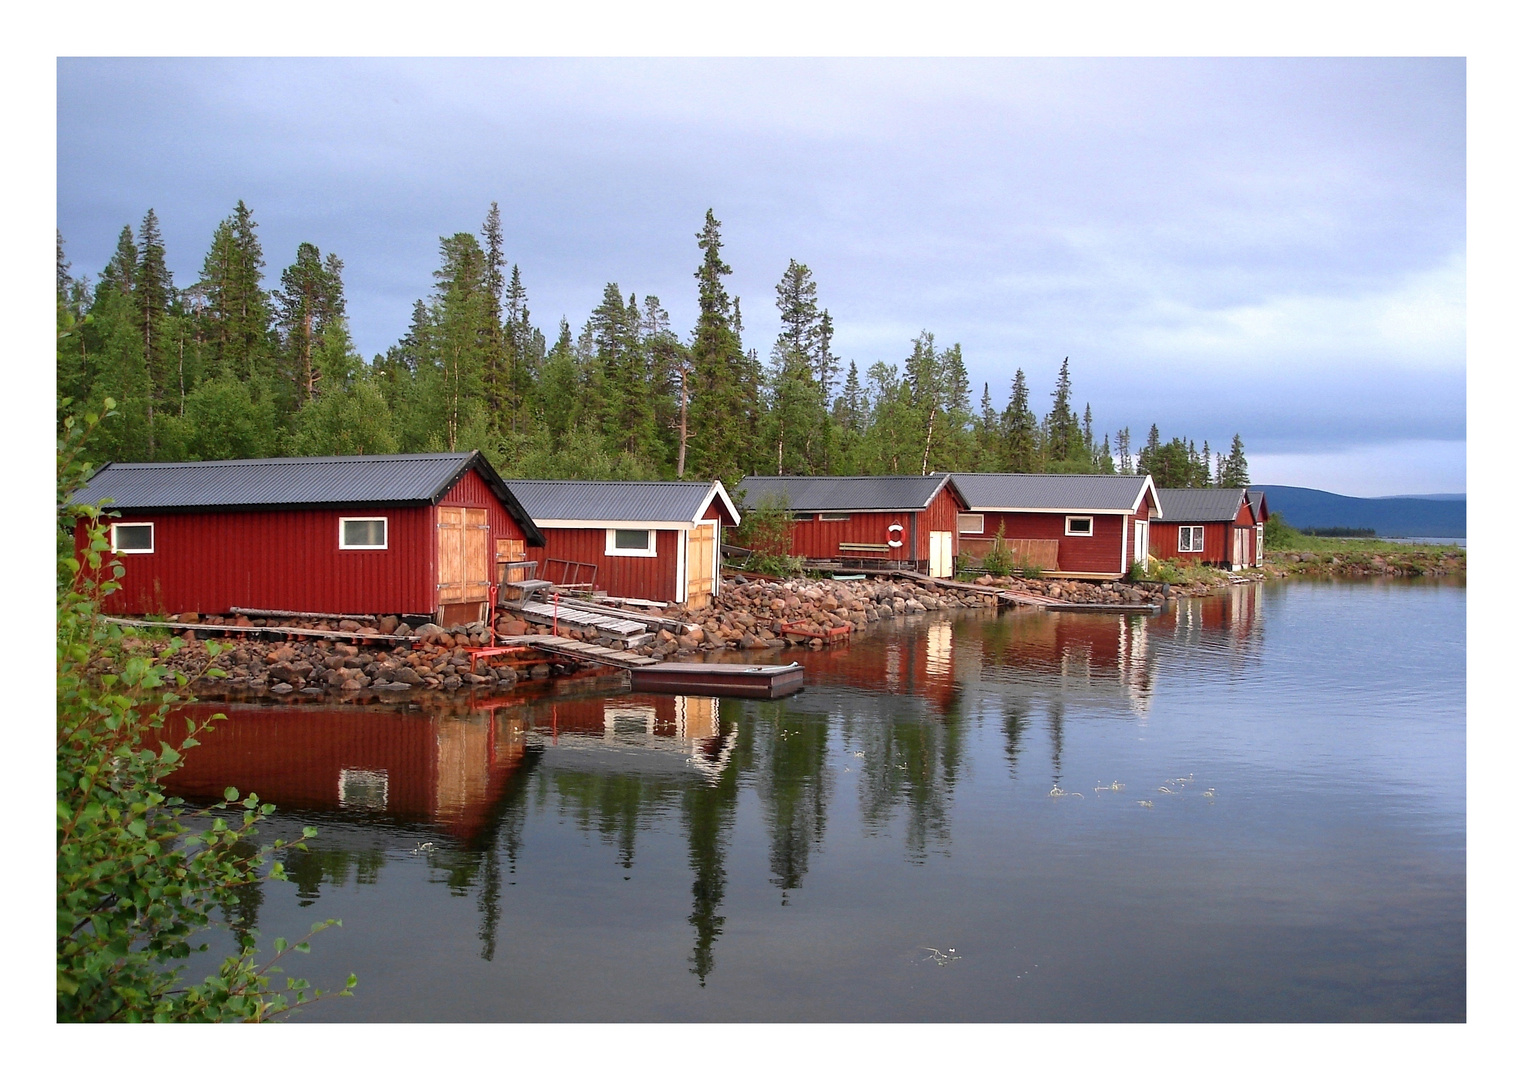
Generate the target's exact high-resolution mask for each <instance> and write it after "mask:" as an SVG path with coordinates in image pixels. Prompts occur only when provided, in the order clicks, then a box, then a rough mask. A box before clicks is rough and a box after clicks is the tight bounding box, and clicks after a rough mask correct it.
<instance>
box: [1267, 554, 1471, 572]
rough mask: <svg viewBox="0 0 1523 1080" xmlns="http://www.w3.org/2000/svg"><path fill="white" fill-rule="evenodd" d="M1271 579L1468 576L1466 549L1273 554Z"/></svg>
mask: <svg viewBox="0 0 1523 1080" xmlns="http://www.w3.org/2000/svg"><path fill="white" fill-rule="evenodd" d="M1264 570H1265V572H1266V573H1267V574H1268V575H1269V576H1271V577H1277V578H1282V577H1450V576H1457V575H1463V574H1464V573H1465V552H1464V550H1463V549H1457V548H1448V549H1442V550H1431V551H1430V550H1422V549H1419V550H1415V551H1410V552H1407V551H1400V552H1389V551H1360V550H1358V549H1354V550H1350V551H1342V552H1334V551H1271V552H1269V553H1268V555H1267V556H1266V557H1265V560H1264Z"/></svg>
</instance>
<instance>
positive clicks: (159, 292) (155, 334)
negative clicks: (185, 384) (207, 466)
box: [132, 208, 174, 456]
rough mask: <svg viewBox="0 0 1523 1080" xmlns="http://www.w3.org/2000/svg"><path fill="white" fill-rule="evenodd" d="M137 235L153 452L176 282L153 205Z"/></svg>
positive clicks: (137, 288) (137, 292) (137, 290)
mask: <svg viewBox="0 0 1523 1080" xmlns="http://www.w3.org/2000/svg"><path fill="white" fill-rule="evenodd" d="M138 239H139V241H140V246H139V249H138V263H137V268H136V271H135V273H134V275H133V288H132V292H133V301H134V306H135V308H136V311H137V319H138V331H139V332H140V333H141V334H142V335H143V362H144V364H145V366H146V367H147V382H148V386H147V391H148V396H147V400H146V401H144V403H143V404H144V409H145V412H146V416H147V424H148V428H147V433H146V434H147V436H148V453H149V455H150V456H151V455H152V454H153V453H154V450H155V449H156V445H157V441H156V439H155V437H154V430H153V429H154V407H155V405H156V404H157V403H158V402H159V401H160V400H162V398H163V395H164V384H165V381H166V380H165V369H166V367H167V358H166V355H165V342H164V340H163V338H164V324H165V322H166V321H167V320H168V318H169V303H170V298H171V297H172V296H173V294H174V284H173V282H172V281H171V279H170V274H169V267H168V265H167V263H166V262H165V257H164V238H163V235H162V234H161V233H160V232H159V219H158V217H157V216H155V215H154V212H153V210H152V208H150V209H149V211H148V213H147V214H146V215H144V217H143V228H142V230H141V231H140V232H139V234H138Z"/></svg>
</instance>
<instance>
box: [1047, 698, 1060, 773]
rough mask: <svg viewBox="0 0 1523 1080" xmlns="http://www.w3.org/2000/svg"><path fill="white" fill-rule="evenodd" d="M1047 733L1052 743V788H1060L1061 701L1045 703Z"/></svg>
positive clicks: (1056, 699)
mask: <svg viewBox="0 0 1523 1080" xmlns="http://www.w3.org/2000/svg"><path fill="white" fill-rule="evenodd" d="M1047 732H1048V738H1049V739H1050V740H1051V742H1052V786H1053V787H1061V786H1062V785H1061V783H1060V781H1062V779H1063V699H1062V698H1053V699H1052V700H1051V701H1049V702H1048V703H1047Z"/></svg>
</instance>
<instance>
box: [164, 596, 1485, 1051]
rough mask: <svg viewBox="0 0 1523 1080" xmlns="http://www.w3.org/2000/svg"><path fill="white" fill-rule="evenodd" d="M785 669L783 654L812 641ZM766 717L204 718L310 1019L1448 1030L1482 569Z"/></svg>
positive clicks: (888, 653) (1025, 646)
mask: <svg viewBox="0 0 1523 1080" xmlns="http://www.w3.org/2000/svg"><path fill="white" fill-rule="evenodd" d="M795 654H796V651H795V652H794V653H790V654H789V655H790V656H792V655H795ZM803 662H804V664H805V665H806V667H807V668H808V684H807V686H808V688H807V689H806V690H805V691H804V692H802V693H800V694H798V695H797V696H794V697H792V698H789V699H787V700H784V701H779V702H754V701H740V700H716V699H713V698H695V697H689V698H684V697H674V696H672V695H637V694H629V693H627V692H622V691H621V690H620V689H619V687H620V679H619V678H606V677H602V678H577V679H565V680H559V681H557V682H554V683H551V684H541V685H540V686H538V687H529V688H527V689H526V690H525V691H524V692H523V693H521V694H517V695H515V696H513V697H503V698H495V699H491V700H485V701H476V702H460V703H458V704H457V705H456V706H453V707H450V708H447V709H446V708H433V707H425V708H422V709H419V708H411V709H410V708H408V707H407V706H406V705H405V704H401V705H395V706H383V705H376V706H370V707H366V708H360V707H341V706H326V707H325V706H318V705H310V704H309V705H286V704H280V705H272V706H259V705H228V706H219V708H222V709H224V710H225V711H227V712H228V715H229V718H228V719H227V720H226V721H220V722H219V724H218V729H217V731H216V732H215V733H214V734H211V735H208V736H207V737H205V739H204V740H203V746H202V747H201V748H199V749H198V750H195V751H193V752H191V754H190V755H189V758H188V761H187V765H186V767H185V769H184V770H183V771H182V772H181V773H180V774H178V779H177V785H178V788H179V790H180V792H181V793H183V794H186V795H187V796H190V797H192V798H197V797H208V796H210V795H211V794H212V793H214V792H220V791H221V789H222V787H224V786H225V785H227V784H233V785H237V786H238V787H239V788H241V789H243V790H245V791H247V790H249V789H254V790H257V791H258V792H259V794H260V795H261V796H262V797H264V798H266V799H269V800H271V801H274V802H276V803H277V804H279V807H280V810H279V812H278V814H277V815H276V817H275V819H273V821H272V823H271V825H270V826H268V827H267V828H266V829H265V830H264V837H263V839H265V840H270V839H273V838H274V837H276V836H293V835H296V834H299V832H300V829H301V827H302V826H303V825H308V824H311V825H316V826H317V827H318V829H319V830H320V832H319V836H318V838H317V840H316V841H314V842H312V844H311V845H310V847H311V852H310V854H308V855H305V856H301V855H296V856H293V857H292V858H291V859H290V860H289V862H288V869H289V872H290V875H291V878H292V880H291V881H290V882H289V883H278V882H276V883H269V884H266V885H263V886H260V887H258V888H256V889H253V890H251V891H250V892H249V893H248V895H247V896H246V898H245V903H244V904H243V905H242V906H241V908H240V909H239V910H238V911H237V912H236V913H234V914H235V916H236V917H237V918H238V919H240V920H242V921H243V922H245V923H246V924H251V925H253V926H255V927H256V928H257V929H258V931H259V932H260V934H261V936H262V938H263V939H264V940H266V941H268V940H270V939H272V938H274V937H275V936H277V935H285V936H288V937H294V936H299V935H300V934H301V933H303V932H304V931H305V930H306V929H307V927H308V926H309V925H310V924H311V923H312V922H314V921H316V920H318V919H322V918H327V917H330V916H331V917H340V918H342V919H343V924H344V925H343V927H342V928H341V929H332V930H328V931H326V932H324V933H323V934H321V935H319V936H318V937H317V939H315V941H314V944H313V950H312V954H311V956H310V957H303V958H296V959H297V962H294V963H291V964H288V965H287V972H288V974H301V975H305V976H307V977H309V978H311V979H312V980H313V981H314V982H315V983H316V984H318V985H324V986H338V985H341V984H342V981H343V978H344V976H345V975H346V974H347V973H348V972H350V971H353V972H355V973H356V974H358V976H359V986H358V988H357V990H356V992H355V997H354V998H353V999H334V1000H331V1001H328V1002H324V1003H322V1004H321V1005H319V1006H317V1007H315V1008H313V1009H311V1010H309V1011H308V1012H306V1013H305V1014H304V1015H303V1017H302V1018H303V1019H305V1020H307V1021H351V1020H387V1021H400V1020H501V1021H531V1020H533V1021H542V1020H583V1021H604V1020H776V1021H805V1020H836V1021H858V1020H860V1021H869V1020H881V1021H914V1020H939V1021H955V1020H979V1021H1022V1020H1026V1021H1063V1020H1077V1021H1141V1020H1168V1021H1198V1020H1224V1021H1245V1020H1279V1021H1287V1020H1291V1021H1313V1020H1314V1021H1360V1020H1364V1021H1373V1020H1378V1021H1415V1020H1443V1021H1459V1020H1463V1019H1464V1018H1465V682H1464V678H1465V590H1464V588H1463V586H1455V585H1432V584H1410V583H1387V582H1376V583H1369V582H1358V583H1348V584H1338V583H1309V582H1295V583H1286V584H1270V585H1264V586H1248V587H1239V588H1237V589H1235V590H1234V591H1233V592H1232V593H1231V594H1229V595H1225V596H1219V597H1211V598H1207V599H1202V600H1189V601H1182V602H1179V603H1177V604H1176V605H1173V606H1172V607H1171V608H1170V609H1169V610H1168V611H1167V612H1166V613H1165V614H1163V615H1162V616H1159V617H1156V618H1152V619H1141V618H1134V617H1118V616H1101V615H1069V614H1063V615H1053V614H1046V613H1041V612H1030V613H1024V612H1008V613H1004V614H999V615H995V614H992V613H985V612H968V613H962V614H957V615H950V614H949V615H948V616H937V615H928V616H924V617H922V618H921V619H920V620H918V621H909V620H905V621H903V623H902V624H901V625H895V626H892V627H888V626H881V624H880V626H879V627H878V628H875V629H874V630H872V631H871V632H869V633H868V634H867V635H865V636H862V637H860V638H859V640H858V641H857V642H855V643H854V644H853V645H851V646H850V647H849V649H838V650H835V651H832V652H823V653H813V654H810V655H808V656H806V657H805V658H804V661H803Z"/></svg>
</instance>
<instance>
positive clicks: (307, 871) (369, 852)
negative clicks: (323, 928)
mask: <svg viewBox="0 0 1523 1080" xmlns="http://www.w3.org/2000/svg"><path fill="white" fill-rule="evenodd" d="M385 863H386V852H385V851H384V850H381V849H379V848H368V849H364V850H358V851H347V850H343V849H340V848H318V847H313V846H312V842H311V841H308V842H307V850H306V851H298V850H297V849H296V848H294V847H292V848H290V849H288V854H287V855H286V857H285V864H286V877H288V878H289V879H290V880H291V883H292V884H294V885H295V886H296V896H297V898H298V900H297V902H298V903H299V904H300V906H302V907H310V906H311V905H312V904H314V903H316V902H317V898H318V897H319V896H320V895H321V886H322V884H323V883H324V882H327V883H328V884H329V885H347V884H349V882H350V880H351V879H352V880H353V881H354V883H355V884H356V885H374V884H375V883H376V882H377V881H378V880H380V874H381V867H382V866H383V865H385Z"/></svg>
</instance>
